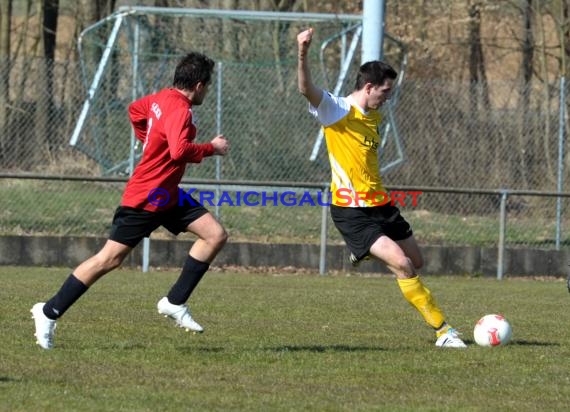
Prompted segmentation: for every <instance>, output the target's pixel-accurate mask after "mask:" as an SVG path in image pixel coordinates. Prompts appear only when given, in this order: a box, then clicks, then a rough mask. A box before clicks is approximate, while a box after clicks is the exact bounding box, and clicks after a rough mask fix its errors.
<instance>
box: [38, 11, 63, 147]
mask: <svg viewBox="0 0 570 412" xmlns="http://www.w3.org/2000/svg"><path fill="white" fill-rule="evenodd" d="M58 15H59V0H43V28H42V34H43V54H44V55H43V59H44V63H45V67H44V70H45V72H44V74H43V75H42V77H44V78H45V106H44V105H43V104H41V103H42V102H38V103H39V104H38V105H37V108H36V114H39V117H37V119H39V120H46V121H47V123H45V131H44V133H45V134H46V137H47V139H46V140H47V149H48V150H49V151H50V152H52V151H53V150H54V149H55V148H56V147H57V146H58V145H59V143H60V142H58V136H57V135H56V131H57V127H55V126H56V125H55V118H56V115H55V105H54V101H53V78H54V63H55V46H56V33H57V20H58ZM41 57H42V56H40V58H41ZM43 117H46V119H43ZM40 124H41V123H40Z"/></svg>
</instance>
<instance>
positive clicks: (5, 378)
mask: <svg viewBox="0 0 570 412" xmlns="http://www.w3.org/2000/svg"><path fill="white" fill-rule="evenodd" d="M19 381H20V379H16V378H11V377H9V376H0V383H5V382H19Z"/></svg>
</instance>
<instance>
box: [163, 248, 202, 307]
mask: <svg viewBox="0 0 570 412" xmlns="http://www.w3.org/2000/svg"><path fill="white" fill-rule="evenodd" d="M209 267H210V264H209V263H206V262H200V261H199V260H196V259H194V258H193V257H192V256H188V258H187V259H186V262H184V267H183V268H182V273H180V277H179V278H178V280H177V281H176V283H175V284H174V285H173V286H172V288H171V289H170V292H168V295H167V297H168V301H169V302H170V303H172V304H173V305H182V304H184V303H186V301H187V300H188V298H189V297H190V295H191V294H192V291H193V290H194V288H195V287H196V286H197V285H198V283H199V282H200V279H202V276H204V273H206V271H207V270H208V268H209Z"/></svg>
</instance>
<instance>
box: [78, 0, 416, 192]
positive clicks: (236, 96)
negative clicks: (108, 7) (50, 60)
mask: <svg viewBox="0 0 570 412" xmlns="http://www.w3.org/2000/svg"><path fill="white" fill-rule="evenodd" d="M361 23H362V22H361V16H358V15H332V14H315V13H276V12H254V11H225V10H206V9H182V8H180V9H177V8H156V7H122V8H120V9H119V10H118V11H117V12H115V13H114V14H112V15H110V16H108V17H107V18H105V19H103V20H101V21H99V22H97V23H96V24H94V25H92V26H91V27H89V28H87V29H86V30H85V31H84V32H83V33H82V34H81V37H80V39H79V40H80V42H79V44H80V59H81V67H82V71H83V78H84V81H85V86H86V90H87V97H86V99H85V101H84V103H83V106H82V110H81V114H80V116H79V118H78V121H77V124H76V127H75V130H74V132H73V135H72V137H71V140H70V143H71V145H72V146H74V147H76V148H77V149H79V150H81V151H82V152H84V153H86V154H87V155H89V156H90V157H92V158H93V159H95V160H96V161H97V163H98V164H99V165H100V168H101V173H102V174H104V175H121V174H124V175H127V174H129V173H130V172H131V171H132V169H133V167H134V165H135V164H136V163H137V161H138V159H139V157H140V154H141V150H142V148H141V147H140V145H139V144H138V142H137V141H136V139H134V136H133V134H132V131H131V127H130V124H129V121H128V117H127V110H126V109H127V106H128V104H129V103H130V102H131V101H133V100H134V99H137V98H139V97H141V96H142V95H145V94H148V93H152V92H155V91H158V90H159V89H161V88H164V87H169V86H171V84H172V77H173V73H174V68H175V66H176V64H177V63H178V61H179V59H180V58H181V57H182V56H183V55H185V54H186V53H187V52H188V51H190V50H192V51H198V52H202V53H204V54H206V55H208V56H209V57H210V58H212V59H213V60H214V61H216V70H215V74H214V78H213V80H212V86H211V87H210V92H209V95H208V96H207V98H206V100H205V102H204V104H203V105H201V106H199V107H196V108H194V109H193V112H194V116H195V118H196V121H197V126H198V141H199V142H205V141H209V140H210V139H211V138H212V137H214V136H215V135H216V134H218V133H223V134H224V135H225V136H226V137H227V138H228V139H229V140H230V141H231V145H232V151H231V156H228V157H226V158H223V159H217V161H216V162H205V163H204V164H203V165H201V166H200V167H199V168H189V169H191V171H190V173H191V175H192V177H193V178H204V179H213V178H217V179H220V178H221V179H224V180H256V181H257V180H263V181H291V182H325V181H328V179H329V168H328V161H327V158H326V155H325V152H326V150H325V148H324V147H323V145H322V144H321V136H320V134H319V125H318V124H317V122H316V121H315V120H314V119H313V118H312V117H311V116H310V115H309V114H308V113H307V103H306V101H305V99H304V97H303V96H301V95H300V94H299V93H298V91H297V42H296V36H297V34H298V33H299V32H301V31H302V30H304V29H306V28H308V27H313V28H314V39H313V46H312V47H311V54H310V59H311V62H310V64H311V71H312V76H313V81H314V83H315V84H316V85H318V86H320V87H323V88H325V89H327V90H330V91H334V92H336V93H339V94H348V93H350V91H351V90H352V87H353V85H354V84H353V83H354V79H355V72H356V70H357V69H358V67H359V65H360V63H361V57H360V56H361V46H360V41H361V39H360V36H361V32H362V29H361ZM384 59H385V60H387V61H388V62H389V63H390V64H392V65H393V66H394V67H395V68H396V69H397V70H399V71H400V74H401V75H402V74H403V72H404V68H405V61H406V54H405V48H404V47H403V45H402V44H401V43H400V42H398V41H397V40H396V39H394V38H392V37H390V36H389V35H387V36H385V46H384ZM400 81H401V79H400ZM396 101H397V91H396V98H394V99H393V101H392V103H391V105H394V104H395V103H396ZM385 111H386V113H385V116H386V117H385V118H386V119H387V121H386V122H385V126H384V127H385V130H384V132H385V133H384V134H385V136H384V137H385V141H384V143H383V150H382V162H381V164H384V165H385V167H391V166H390V165H395V164H398V163H399V162H401V161H402V159H403V153H402V150H401V145H400V143H399V138H398V135H397V127H396V119H395V117H394V116H393V111H392V110H391V107H388V108H387V109H385ZM221 162H223V163H221Z"/></svg>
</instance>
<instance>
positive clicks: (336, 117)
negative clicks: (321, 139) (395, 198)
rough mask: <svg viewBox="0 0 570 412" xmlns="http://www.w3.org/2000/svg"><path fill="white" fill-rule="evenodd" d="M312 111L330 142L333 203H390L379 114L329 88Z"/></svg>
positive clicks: (369, 204) (354, 205)
mask: <svg viewBox="0 0 570 412" xmlns="http://www.w3.org/2000/svg"><path fill="white" fill-rule="evenodd" d="M309 111H310V113H311V114H312V115H313V116H315V117H316V118H317V119H318V120H319V121H320V123H321V125H322V127H323V131H324V136H325V140H326V143H327V149H328V154H329V162H330V166H331V173H332V180H331V192H332V204H333V205H337V206H344V207H372V206H379V205H382V204H386V203H389V201H390V198H389V196H390V195H389V194H388V193H387V192H386V189H385V188H384V186H383V184H382V178H381V177H380V169H379V162H378V146H379V145H380V132H379V126H380V123H381V121H382V116H381V115H380V113H379V112H378V111H377V110H371V111H368V112H365V111H364V110H363V109H362V108H361V107H359V106H358V104H356V102H355V101H354V99H352V97H350V96H348V97H337V96H333V95H331V94H330V93H328V92H326V91H323V98H322V100H321V102H320V104H319V107H318V108H315V107H314V106H311V105H310V107H309Z"/></svg>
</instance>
